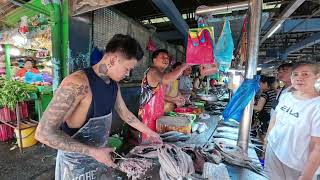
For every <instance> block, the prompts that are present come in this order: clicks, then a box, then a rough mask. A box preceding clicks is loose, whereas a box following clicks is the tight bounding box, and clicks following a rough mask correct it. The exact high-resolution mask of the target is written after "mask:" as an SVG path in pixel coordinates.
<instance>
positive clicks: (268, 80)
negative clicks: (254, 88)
mask: <svg viewBox="0 0 320 180" xmlns="http://www.w3.org/2000/svg"><path fill="white" fill-rule="evenodd" d="M275 81H276V78H275V77H270V76H265V75H261V76H260V82H262V83H267V84H268V87H269V88H271V87H272V85H273V84H274V82H275Z"/></svg>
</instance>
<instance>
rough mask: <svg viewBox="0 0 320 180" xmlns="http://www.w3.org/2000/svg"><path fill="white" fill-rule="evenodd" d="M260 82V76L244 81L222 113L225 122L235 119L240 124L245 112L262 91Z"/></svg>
mask: <svg viewBox="0 0 320 180" xmlns="http://www.w3.org/2000/svg"><path fill="white" fill-rule="evenodd" d="M259 81H260V76H255V77H254V79H246V80H244V82H243V83H242V84H241V86H240V87H239V88H238V90H237V91H236V93H235V94H234V96H232V98H231V100H230V102H229V103H228V105H227V107H226V109H225V110H224V111H223V113H222V116H223V118H224V120H225V121H228V120H229V119H233V120H236V121H238V122H240V120H241V117H242V113H243V110H244V109H245V107H246V106H247V105H248V104H249V102H250V101H251V99H252V98H253V97H254V96H255V94H256V93H257V92H258V91H259V90H260V84H259Z"/></svg>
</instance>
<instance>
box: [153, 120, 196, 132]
mask: <svg viewBox="0 0 320 180" xmlns="http://www.w3.org/2000/svg"><path fill="white" fill-rule="evenodd" d="M169 131H178V132H181V133H184V134H190V133H191V121H190V120H189V119H188V118H186V117H179V116H178V117H171V116H163V117H161V118H159V119H158V121H157V132H158V133H160V134H162V133H165V132H169Z"/></svg>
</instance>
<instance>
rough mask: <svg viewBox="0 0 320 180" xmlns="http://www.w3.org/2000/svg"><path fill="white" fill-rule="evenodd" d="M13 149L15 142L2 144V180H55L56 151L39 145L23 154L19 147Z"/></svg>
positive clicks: (0, 176)
mask: <svg viewBox="0 0 320 180" xmlns="http://www.w3.org/2000/svg"><path fill="white" fill-rule="evenodd" d="M13 147H16V145H15V144H14V142H0V179H1V180H13V179H14V180H52V179H54V165H55V156H56V150H54V149H52V148H50V147H47V146H43V145H41V144H39V143H38V144H37V145H34V146H32V147H28V148H25V149H24V152H23V154H21V153H20V151H19V148H18V147H16V148H15V149H13ZM10 149H13V150H10Z"/></svg>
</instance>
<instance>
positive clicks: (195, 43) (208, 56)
mask: <svg viewBox="0 0 320 180" xmlns="http://www.w3.org/2000/svg"><path fill="white" fill-rule="evenodd" d="M213 42H214V32H213V27H201V28H193V29H190V30H189V32H188V44H187V53H186V54H187V55H186V56H187V57H186V61H187V63H188V64H192V65H194V64H213V63H214V55H213V44H214V43H213Z"/></svg>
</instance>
